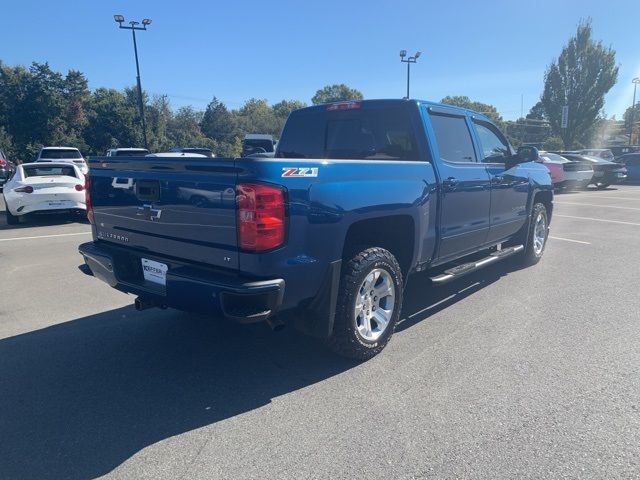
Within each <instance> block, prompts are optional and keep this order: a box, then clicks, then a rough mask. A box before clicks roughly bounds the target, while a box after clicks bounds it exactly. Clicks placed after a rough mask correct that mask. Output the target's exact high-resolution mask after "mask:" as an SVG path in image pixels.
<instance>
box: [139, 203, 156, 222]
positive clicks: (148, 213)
mask: <svg viewBox="0 0 640 480" xmlns="http://www.w3.org/2000/svg"><path fill="white" fill-rule="evenodd" d="M161 214H162V210H160V209H159V208H153V206H152V205H143V206H141V207H138V212H137V213H136V215H138V216H142V217H144V218H145V220H149V221H150V222H154V221H156V220H160V215H161Z"/></svg>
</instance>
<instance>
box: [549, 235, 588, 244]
mask: <svg viewBox="0 0 640 480" xmlns="http://www.w3.org/2000/svg"><path fill="white" fill-rule="evenodd" d="M549 238H553V239H554V240H563V241H565V242H573V243H581V244H583V245H591V243H590V242H583V241H582V240H573V239H572V238H562V237H554V236H553V235H549Z"/></svg>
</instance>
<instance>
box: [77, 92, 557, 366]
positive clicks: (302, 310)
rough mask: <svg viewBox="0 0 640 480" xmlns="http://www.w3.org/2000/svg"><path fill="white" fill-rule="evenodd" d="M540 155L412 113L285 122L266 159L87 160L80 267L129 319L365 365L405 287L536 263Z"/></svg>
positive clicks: (443, 112)
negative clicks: (157, 316) (177, 318)
mask: <svg viewBox="0 0 640 480" xmlns="http://www.w3.org/2000/svg"><path fill="white" fill-rule="evenodd" d="M536 158H537V151H536V150H535V148H533V147H523V148H521V149H519V150H518V151H517V152H515V151H514V150H513V149H512V147H511V146H510V145H509V142H508V141H507V140H506V139H505V137H504V136H503V135H502V133H500V131H499V130H498V129H497V128H496V127H495V126H494V125H493V124H492V123H491V121H490V120H489V119H488V118H487V117H485V116H484V115H482V114H479V113H476V112H473V111H469V110H465V109H461V108H457V107H452V106H447V105H441V104H436V103H430V102H423V101H416V100H368V101H358V102H338V103H331V104H326V105H319V106H313V107H309V108H303V109H300V110H296V111H294V112H292V113H291V115H290V116H289V118H288V120H287V122H286V125H285V127H284V129H283V132H282V136H281V139H280V142H279V143H278V147H277V151H276V153H275V158H251V157H246V158H236V159H234V158H212V159H209V158H185V157H182V158H178V157H176V158H168V157H164V158H151V157H135V158H126V157H101V158H92V159H91V161H90V174H89V175H88V176H87V188H86V191H87V208H88V212H89V213H88V215H89V218H90V221H91V223H92V228H93V241H92V242H88V243H84V244H82V245H81V246H80V253H81V255H82V256H83V257H84V262H85V264H84V265H82V266H81V269H82V270H83V271H84V272H85V273H87V274H89V275H93V276H94V277H96V278H98V279H100V280H102V281H104V282H106V283H107V284H109V285H110V286H111V287H113V288H116V289H118V290H121V291H123V292H128V293H132V294H134V295H136V296H137V298H136V300H135V305H136V308H137V309H139V310H141V309H146V308H150V307H161V308H166V307H172V308H178V309H182V310H189V311H199V312H207V313H210V314H213V315H217V316H223V317H226V318H229V319H233V320H235V321H239V322H260V321H266V322H267V323H268V324H269V325H270V326H271V327H272V328H274V329H275V328H279V327H281V326H282V325H283V324H286V323H291V324H293V325H295V327H297V328H298V329H299V330H301V331H302V332H305V333H307V334H310V335H313V336H316V337H319V338H323V339H324V340H325V341H326V342H327V343H328V344H329V346H331V347H332V348H333V349H334V350H335V351H337V352H338V353H340V354H342V355H345V356H349V357H353V358H359V359H366V358H370V357H372V356H373V355H375V354H377V353H378V352H380V351H381V350H382V349H383V348H384V346H385V345H386V344H387V342H388V341H389V338H390V337H391V335H392V333H393V331H394V327H395V324H396V323H397V321H398V318H399V316H400V312H401V308H402V297H403V290H404V288H405V285H406V282H407V278H408V277H409V275H410V274H412V273H414V272H422V271H427V270H428V271H429V273H428V275H430V277H431V280H432V283H433V285H434V286H437V285H439V284H442V283H445V282H448V281H451V280H454V279H456V278H458V277H460V276H462V275H465V274H467V273H469V272H472V271H475V270H477V269H479V268H481V267H483V266H486V265H489V264H491V263H494V262H498V261H500V260H502V259H504V258H508V257H519V258H520V260H521V261H522V262H523V263H526V264H534V263H537V262H538V260H539V259H540V258H541V256H542V254H543V252H544V248H545V245H546V241H547V237H548V229H549V222H550V220H551V214H552V209H553V190H552V184H551V179H550V177H549V172H548V170H547V169H546V168H545V167H544V166H543V165H541V164H539V163H536V162H535V161H534V160H535V159H536Z"/></svg>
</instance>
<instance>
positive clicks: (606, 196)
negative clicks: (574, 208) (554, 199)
mask: <svg viewBox="0 0 640 480" xmlns="http://www.w3.org/2000/svg"><path fill="white" fill-rule="evenodd" d="M565 195H568V196H570V197H575V196H577V195H588V196H589V197H591V198H610V199H612V200H630V201H633V202H640V197H638V198H632V197H613V196H611V195H598V194H597V193H595V192H585V193H567V194H565Z"/></svg>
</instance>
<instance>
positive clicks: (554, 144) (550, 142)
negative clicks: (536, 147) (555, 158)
mask: <svg viewBox="0 0 640 480" xmlns="http://www.w3.org/2000/svg"><path fill="white" fill-rule="evenodd" d="M542 148H544V149H545V150H564V142H563V141H562V137H558V136H550V137H547V138H545V140H544V142H543V143H542Z"/></svg>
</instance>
